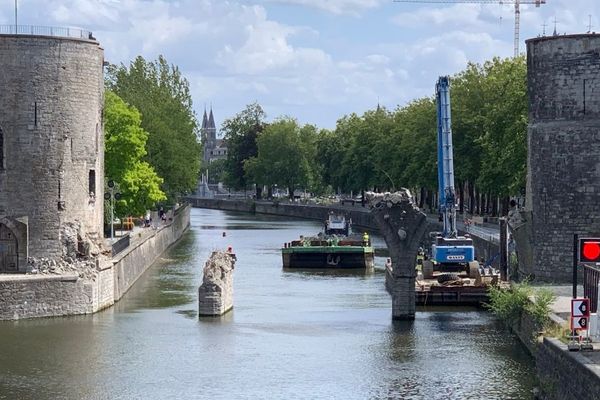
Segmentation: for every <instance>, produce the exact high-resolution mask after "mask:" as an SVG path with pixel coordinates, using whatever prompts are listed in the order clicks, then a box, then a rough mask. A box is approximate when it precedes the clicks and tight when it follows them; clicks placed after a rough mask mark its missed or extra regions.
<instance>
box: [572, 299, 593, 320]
mask: <svg viewBox="0 0 600 400" xmlns="http://www.w3.org/2000/svg"><path fill="white" fill-rule="evenodd" d="M589 316H590V299H571V317H573V318H575V317H589Z"/></svg>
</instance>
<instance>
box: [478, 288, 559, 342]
mask: <svg viewBox="0 0 600 400" xmlns="http://www.w3.org/2000/svg"><path fill="white" fill-rule="evenodd" d="M489 294H490V302H489V304H486V307H487V308H488V309H489V310H491V311H492V312H493V313H494V314H496V315H497V316H498V317H499V318H500V319H502V320H503V321H504V322H506V323H507V324H509V325H515V324H517V323H519V321H520V320H521V316H522V315H523V312H526V313H527V314H529V315H530V316H531V317H532V318H533V322H534V324H535V326H536V328H537V329H538V330H540V331H543V330H546V329H548V327H549V325H550V318H549V315H550V311H551V309H550V305H551V304H552V303H553V302H554V300H555V299H556V296H555V295H554V293H552V292H551V291H550V290H549V289H538V290H534V289H533V288H532V287H531V286H529V284H528V283H527V282H524V283H518V284H514V285H512V286H511V288H510V289H508V290H504V289H501V288H499V287H494V286H493V287H490V290H489Z"/></svg>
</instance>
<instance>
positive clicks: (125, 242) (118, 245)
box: [112, 233, 130, 257]
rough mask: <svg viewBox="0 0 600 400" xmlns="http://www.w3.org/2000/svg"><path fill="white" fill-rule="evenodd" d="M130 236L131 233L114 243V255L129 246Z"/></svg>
mask: <svg viewBox="0 0 600 400" xmlns="http://www.w3.org/2000/svg"><path fill="white" fill-rule="evenodd" d="M129 243H130V237H129V233H128V234H126V235H125V236H123V237H122V238H121V239H119V240H117V241H116V242H114V243H113V244H112V255H113V257H114V256H116V255H117V254H119V253H120V252H122V251H123V250H125V249H126V248H128V247H129Z"/></svg>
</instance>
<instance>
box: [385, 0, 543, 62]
mask: <svg viewBox="0 0 600 400" xmlns="http://www.w3.org/2000/svg"><path fill="white" fill-rule="evenodd" d="M509 2H510V3H514V5H515V30H514V56H515V57H517V56H518V55H519V31H520V20H521V7H520V6H521V4H533V5H535V6H536V7H539V6H540V5H542V4H546V0H394V3H424V4H460V3H464V4H507V3H509Z"/></svg>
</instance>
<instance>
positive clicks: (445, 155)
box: [423, 76, 479, 279]
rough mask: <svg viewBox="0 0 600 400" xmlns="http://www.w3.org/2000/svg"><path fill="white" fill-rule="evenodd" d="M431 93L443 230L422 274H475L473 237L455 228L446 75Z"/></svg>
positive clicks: (447, 80) (436, 235)
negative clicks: (433, 94) (433, 106)
mask: <svg viewBox="0 0 600 400" xmlns="http://www.w3.org/2000/svg"><path fill="white" fill-rule="evenodd" d="M435 97H436V105H437V124H438V131H437V137H438V140H437V154H438V186H439V194H438V197H439V202H438V206H439V212H440V215H441V217H442V221H443V223H444V225H443V229H444V230H443V232H436V234H435V240H434V243H432V245H431V259H426V260H423V277H424V278H425V279H431V278H432V277H433V272H434V268H435V269H437V271H441V272H451V271H466V272H467V273H468V276H469V278H477V276H478V274H479V264H478V263H477V261H475V248H474V247H473V239H472V238H470V237H466V236H459V235H458V229H457V228H456V194H455V191H454V158H453V155H452V118H451V115H450V79H449V78H448V77H447V76H441V77H440V78H439V79H438V81H437V83H436V84H435Z"/></svg>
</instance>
